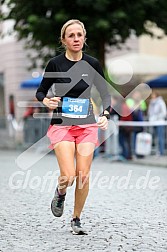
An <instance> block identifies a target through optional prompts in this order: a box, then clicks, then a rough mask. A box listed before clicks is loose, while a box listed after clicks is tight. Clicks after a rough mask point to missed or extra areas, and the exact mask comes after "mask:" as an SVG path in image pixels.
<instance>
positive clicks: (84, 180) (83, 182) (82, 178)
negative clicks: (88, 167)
mask: <svg viewBox="0 0 167 252" xmlns="http://www.w3.org/2000/svg"><path fill="white" fill-rule="evenodd" d="M77 181H78V184H79V188H81V189H82V188H83V187H85V186H87V185H88V184H89V174H83V175H82V174H79V176H78V177H77Z"/></svg>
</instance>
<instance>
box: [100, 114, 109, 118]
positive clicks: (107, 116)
mask: <svg viewBox="0 0 167 252" xmlns="http://www.w3.org/2000/svg"><path fill="white" fill-rule="evenodd" d="M101 116H105V117H106V118H107V119H108V120H109V119H110V114H103V113H101V114H100V117H101Z"/></svg>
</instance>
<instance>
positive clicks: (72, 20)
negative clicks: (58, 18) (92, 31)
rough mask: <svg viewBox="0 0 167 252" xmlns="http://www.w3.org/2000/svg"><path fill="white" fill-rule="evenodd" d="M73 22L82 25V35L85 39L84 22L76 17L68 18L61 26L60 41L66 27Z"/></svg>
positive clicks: (63, 36)
mask: <svg viewBox="0 0 167 252" xmlns="http://www.w3.org/2000/svg"><path fill="white" fill-rule="evenodd" d="M73 24H79V25H80V26H81V27H82V29H83V33H84V36H85V39H86V29H85V26H84V24H83V23H82V22H81V21H79V20H78V19H70V20H68V21H67V22H66V23H65V24H64V25H63V26H62V28H61V36H60V40H61V42H62V40H63V39H64V38H65V32H66V29H67V27H68V26H70V25H73Z"/></svg>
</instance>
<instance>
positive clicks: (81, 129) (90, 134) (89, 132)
mask: <svg viewBox="0 0 167 252" xmlns="http://www.w3.org/2000/svg"><path fill="white" fill-rule="evenodd" d="M47 136H48V137H49V139H50V142H51V145H50V146H49V148H50V149H52V150H53V149H54V146H55V144H56V143H59V142H62V141H70V142H75V143H76V144H79V143H86V142H91V143H94V144H95V145H96V146H98V126H97V124H96V123H94V124H85V125H75V126H59V125H50V127H49V129H48V131H47Z"/></svg>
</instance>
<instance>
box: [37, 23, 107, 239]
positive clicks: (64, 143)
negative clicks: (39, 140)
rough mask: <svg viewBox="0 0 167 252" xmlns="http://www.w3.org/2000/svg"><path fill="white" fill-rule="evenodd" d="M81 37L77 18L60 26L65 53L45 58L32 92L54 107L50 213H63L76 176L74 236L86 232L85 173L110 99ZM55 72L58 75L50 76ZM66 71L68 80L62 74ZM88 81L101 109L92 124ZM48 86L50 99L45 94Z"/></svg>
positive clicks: (50, 131)
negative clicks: (54, 180) (54, 179)
mask: <svg viewBox="0 0 167 252" xmlns="http://www.w3.org/2000/svg"><path fill="white" fill-rule="evenodd" d="M85 41H86V30H85V27H84V24H83V23H82V22H80V21H79V20H75V19H72V20H69V21H67V22H66V23H65V24H64V25H63V27H62V29H61V43H62V45H63V46H64V48H65V52H64V53H62V54H60V55H58V56H56V57H54V58H52V59H51V60H50V61H49V62H48V64H47V66H46V68H45V74H44V77H43V79H42V82H41V85H40V86H39V88H38V89H37V92H36V97H37V99H38V100H39V101H41V102H43V104H44V105H45V106H46V107H48V108H49V109H51V110H53V116H52V119H51V124H50V127H49V129H48V132H47V136H48V137H49V139H50V141H51V148H52V149H54V151H55V155H56V158H57V160H58V164H59V168H60V176H59V179H58V184H57V188H56V190H55V194H54V197H53V200H52V202H51V210H52V213H53V215H54V216H56V217H60V216H62V214H63V211H64V201H65V197H66V191H67V187H68V186H71V185H72V184H73V182H74V180H76V183H75V201H74V210H73V216H72V220H71V227H72V230H73V233H75V234H85V233H86V232H85V231H84V229H83V228H82V226H81V222H80V215H81V212H82V210H83V207H84V204H85V201H86V198H87V195H88V191H89V173H90V167H91V163H92V159H93V152H94V148H95V146H96V145H97V143H98V128H100V129H102V130H106V129H107V126H108V120H107V119H109V111H110V101H111V97H110V95H109V93H108V90H107V85H106V83H105V81H102V80H104V74H103V71H102V68H101V66H100V64H99V61H98V60H97V59H96V58H93V57H91V56H89V55H87V54H85V53H84V52H83V46H84V44H85ZM62 72H63V73H64V75H65V76H63V74H62ZM60 73H61V76H60V77H56V75H54V74H57V76H58V75H59V74H60ZM68 73H69V75H70V76H69V78H70V79H71V81H70V79H69V78H67V74H68ZM99 76H100V77H102V78H100V77H99ZM93 84H94V85H95V86H96V88H97V90H98V91H99V94H100V96H101V99H102V104H103V112H102V114H101V115H100V116H99V118H98V121H97V122H96V120H95V117H94V113H93V106H92V103H91V89H92V85H93ZM51 87H52V90H53V92H54V97H52V98H48V97H47V93H48V90H49V89H50V88H51Z"/></svg>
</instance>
